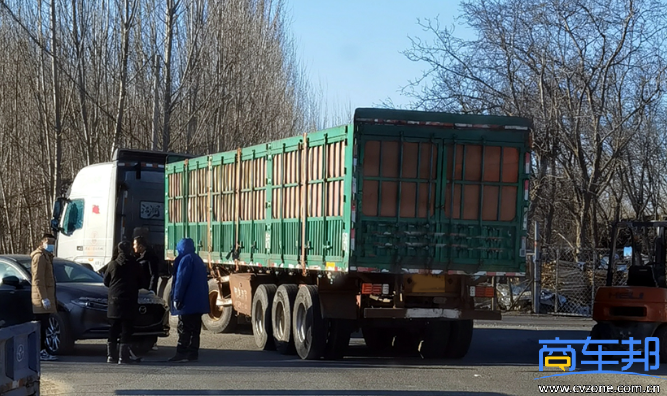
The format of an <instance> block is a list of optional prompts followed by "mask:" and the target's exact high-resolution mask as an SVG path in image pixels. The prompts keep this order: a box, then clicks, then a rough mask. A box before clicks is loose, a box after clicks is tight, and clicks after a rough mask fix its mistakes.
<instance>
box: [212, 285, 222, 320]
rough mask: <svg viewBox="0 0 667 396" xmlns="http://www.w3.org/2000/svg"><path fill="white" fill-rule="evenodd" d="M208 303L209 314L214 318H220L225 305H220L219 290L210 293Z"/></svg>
mask: <svg viewBox="0 0 667 396" xmlns="http://www.w3.org/2000/svg"><path fill="white" fill-rule="evenodd" d="M208 305H209V307H210V310H209V313H208V316H209V317H210V318H211V319H213V320H220V318H221V317H222V311H223V310H224V309H225V308H224V307H219V306H218V292H217V291H212V292H209V293H208Z"/></svg>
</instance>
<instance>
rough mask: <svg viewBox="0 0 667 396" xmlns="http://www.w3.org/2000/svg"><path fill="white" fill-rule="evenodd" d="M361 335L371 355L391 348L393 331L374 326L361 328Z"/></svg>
mask: <svg viewBox="0 0 667 396" xmlns="http://www.w3.org/2000/svg"><path fill="white" fill-rule="evenodd" d="M361 333H362V334H363V336H364V341H365V342H366V346H367V347H368V349H370V350H371V352H373V353H379V352H383V351H386V350H388V349H389V348H391V346H392V343H393V342H394V336H395V334H394V331H393V329H390V328H382V327H375V326H369V325H366V326H362V327H361Z"/></svg>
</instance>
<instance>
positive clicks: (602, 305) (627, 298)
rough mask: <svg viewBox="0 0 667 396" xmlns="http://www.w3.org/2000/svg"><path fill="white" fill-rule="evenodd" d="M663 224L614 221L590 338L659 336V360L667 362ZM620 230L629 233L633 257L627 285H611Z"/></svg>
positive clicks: (664, 224) (665, 225)
mask: <svg viewBox="0 0 667 396" xmlns="http://www.w3.org/2000/svg"><path fill="white" fill-rule="evenodd" d="M666 227H667V221H619V222H615V223H614V224H613V226H612V233H611V238H612V239H611V252H610V254H609V264H608V266H607V282H606V286H603V287H600V288H599V289H598V290H597V293H596V294H595V301H594V303H593V320H595V321H596V322H597V323H596V325H595V326H594V327H593V329H592V330H591V334H590V335H591V338H593V339H605V340H614V339H616V340H622V339H628V338H629V337H634V338H635V339H642V340H643V339H644V338H645V337H651V336H654V337H658V338H659V339H660V361H661V362H665V361H667V284H665V247H666V246H667V244H666V240H665V236H666V235H665V228H666ZM619 231H623V232H624V234H625V235H626V236H629V240H630V242H631V246H632V256H631V263H630V266H629V267H628V280H627V282H626V283H627V285H625V286H612V284H613V278H614V273H615V266H614V258H615V255H616V249H615V248H616V241H617V238H618V233H619ZM628 234H629V235H628ZM647 242H648V243H647ZM644 244H646V245H647V247H648V249H647V250H648V252H647V253H648V257H649V260H648V262H646V263H644V260H643V259H642V256H641V255H642V250H643V249H642V245H644Z"/></svg>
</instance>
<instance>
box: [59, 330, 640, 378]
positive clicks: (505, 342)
mask: <svg viewBox="0 0 667 396" xmlns="http://www.w3.org/2000/svg"><path fill="white" fill-rule="evenodd" d="M586 336H588V332H587V331H579V330H536V329H495V328H476V329H475V333H474V336H473V342H472V346H471V348H470V351H469V352H468V355H467V356H466V357H465V358H463V359H460V360H448V359H429V360H425V359H422V358H421V357H420V356H419V353H418V352H417V351H415V352H413V353H396V352H394V351H390V352H389V353H384V354H373V353H372V352H371V351H370V350H369V349H368V348H367V347H366V345H365V344H364V342H363V339H361V340H360V339H358V338H355V339H353V340H352V342H351V345H350V347H349V349H348V351H347V354H346V356H345V358H344V359H342V360H337V361H325V360H321V361H304V360H301V359H300V358H299V357H298V356H295V355H292V356H285V355H280V354H278V353H276V352H266V351H260V350H228V349H224V347H223V348H222V349H204V348H202V349H201V351H200V359H199V361H197V362H189V363H168V362H167V359H168V358H169V357H171V356H173V354H175V347H174V346H163V345H159V350H157V351H151V352H149V353H148V354H147V355H146V356H145V357H144V361H143V362H142V363H141V365H145V366H165V365H167V366H177V365H185V366H209V367H210V366H222V367H225V366H226V367H252V368H257V367H279V368H286V367H300V368H318V367H324V368H336V367H341V368H349V367H355V366H358V367H364V368H374V367H386V366H393V367H405V368H406V369H410V368H415V369H429V368H433V369H447V367H448V366H451V367H452V369H454V368H456V369H457V370H461V369H462V368H463V369H465V367H471V369H473V368H475V367H479V366H531V367H535V369H536V370H537V367H538V364H539V361H538V359H539V349H540V348H541V346H540V344H539V340H547V339H554V338H555V337H560V339H573V340H582V339H585V338H586ZM213 337H225V335H215V336H213ZM223 345H224V343H223ZM105 354H106V347H105V345H102V344H78V345H77V347H76V348H75V351H74V355H73V356H63V357H62V360H63V361H65V362H73V363H74V362H77V363H78V362H80V363H103V362H104V357H105V356H106V355H105ZM642 367H643V366H642Z"/></svg>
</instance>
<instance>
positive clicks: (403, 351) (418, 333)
mask: <svg viewBox="0 0 667 396" xmlns="http://www.w3.org/2000/svg"><path fill="white" fill-rule="evenodd" d="M423 332H424V328H423V327H420V328H416V327H411V328H398V329H396V337H394V352H395V353H397V354H399V355H408V356H410V355H417V354H418V353H419V345H420V343H421V341H422V338H423V337H422V335H423Z"/></svg>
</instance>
